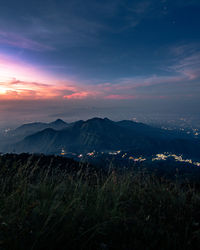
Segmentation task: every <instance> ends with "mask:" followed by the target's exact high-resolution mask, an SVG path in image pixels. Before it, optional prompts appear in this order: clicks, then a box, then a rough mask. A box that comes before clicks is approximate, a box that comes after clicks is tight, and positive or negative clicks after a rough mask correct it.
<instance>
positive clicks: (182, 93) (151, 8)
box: [0, 0, 200, 126]
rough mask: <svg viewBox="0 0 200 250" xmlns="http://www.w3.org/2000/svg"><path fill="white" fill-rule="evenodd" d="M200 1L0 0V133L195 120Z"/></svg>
mask: <svg viewBox="0 0 200 250" xmlns="http://www.w3.org/2000/svg"><path fill="white" fill-rule="evenodd" d="M199 13H200V1H199V0H135V1H134V0H132V1H130V0H99V1H97V0H85V1H81V0H68V1H66V0H43V1H41V0H29V1H27V0H18V1H16V0H1V1H0V126H1V125H3V124H5V123H7V122H11V121H12V122H16V123H22V122H30V121H36V120H41V121H50V120H53V119H54V118H55V119H56V118H63V119H65V120H69V121H71V120H78V119H84V118H85V119H86V118H89V117H92V116H103V117H104V116H107V117H109V118H111V119H118V120H119V119H131V117H132V116H133V114H146V113H148V114H151V113H160V114H162V115H163V114H166V115H167V114H169V113H177V114H182V113H183V114H189V113H194V114H199V107H200V32H199V27H200V15H199Z"/></svg>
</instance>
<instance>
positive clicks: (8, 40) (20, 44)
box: [0, 31, 55, 51]
mask: <svg viewBox="0 0 200 250" xmlns="http://www.w3.org/2000/svg"><path fill="white" fill-rule="evenodd" d="M0 44H4V45H9V46H12V47H17V48H21V49H29V50H35V51H49V50H55V49H54V48H53V47H52V46H49V45H46V44H43V43H40V42H37V41H34V40H31V39H29V38H26V37H24V36H22V35H19V34H16V33H14V32H4V31H0Z"/></svg>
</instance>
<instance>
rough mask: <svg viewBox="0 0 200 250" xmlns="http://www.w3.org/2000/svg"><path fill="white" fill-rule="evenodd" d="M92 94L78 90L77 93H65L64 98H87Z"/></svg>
mask: <svg viewBox="0 0 200 250" xmlns="http://www.w3.org/2000/svg"><path fill="white" fill-rule="evenodd" d="M89 95H90V93H89V92H86V91H83V92H77V93H73V94H70V95H65V96H64V98H65V99H85V98H87V97H88V96H89Z"/></svg>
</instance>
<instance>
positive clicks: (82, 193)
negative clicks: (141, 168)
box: [0, 155, 200, 250]
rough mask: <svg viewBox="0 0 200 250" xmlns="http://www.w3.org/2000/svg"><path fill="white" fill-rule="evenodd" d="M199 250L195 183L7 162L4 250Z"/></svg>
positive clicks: (1, 221)
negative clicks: (185, 183) (187, 183)
mask: <svg viewBox="0 0 200 250" xmlns="http://www.w3.org/2000/svg"><path fill="white" fill-rule="evenodd" d="M73 164H74V165H73ZM64 165H66V167H64ZM72 165H73V167H71V166H72ZM55 166H60V167H55ZM199 244H200V191H198V190H195V189H194V188H192V187H191V186H189V185H185V186H184V187H180V186H179V184H177V183H176V182H172V181H168V180H162V179H160V178H159V179H158V178H157V177H154V176H152V175H150V174H145V173H144V172H134V171H131V172H126V173H124V174H122V173H120V174H119V173H116V172H115V171H111V172H110V173H109V174H106V175H103V174H100V173H99V172H98V173H96V171H95V170H93V171H88V169H87V166H85V165H84V166H83V165H82V166H78V165H77V164H76V163H75V162H73V161H70V160H69V162H68V160H65V161H64V163H62V160H60V158H56V159H55V158H51V157H44V156H42V157H40V156H37V157H36V156H28V155H23V156H20V157H19V156H9V155H8V156H5V157H0V249H5V250H6V249H13V250H14V249H15V250H27V249H29V250H31V249H32V250H33V249H34V250H36V249H37V250H40V249H45V250H46V249H48V250H51V249H59V250H62V249H87V250H89V249H126V250H127V249H198V245H199Z"/></svg>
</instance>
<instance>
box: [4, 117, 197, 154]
mask: <svg viewBox="0 0 200 250" xmlns="http://www.w3.org/2000/svg"><path fill="white" fill-rule="evenodd" d="M12 133H13V135H14V136H15V137H18V138H20V137H21V140H19V142H17V143H11V144H10V145H9V146H7V147H6V148H5V149H4V151H6V152H16V153H21V152H31V153H45V154H59V153H60V152H61V150H62V149H64V150H65V151H67V152H74V153H85V152H91V151H93V150H95V151H109V150H131V151H132V152H136V153H141V154H153V153H158V152H164V151H168V152H172V153H173V152H174V153H182V154H185V155H187V156H190V157H196V158H200V141H199V140H197V139H192V138H190V137H189V136H186V135H184V134H182V133H179V132H176V131H166V130H162V129H159V128H154V127H151V126H148V125H145V124H142V123H136V122H133V121H127V120H124V121H120V122H114V121H111V120H109V119H108V118H104V119H101V118H93V119H89V120H87V121H77V122H74V123H70V124H67V123H65V122H64V121H62V120H60V119H58V120H56V121H55V122H52V123H48V124H46V123H31V124H25V125H22V126H21V127H19V128H17V129H16V130H14V131H13V132H12ZM23 135H25V137H24V138H22V136H23Z"/></svg>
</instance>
